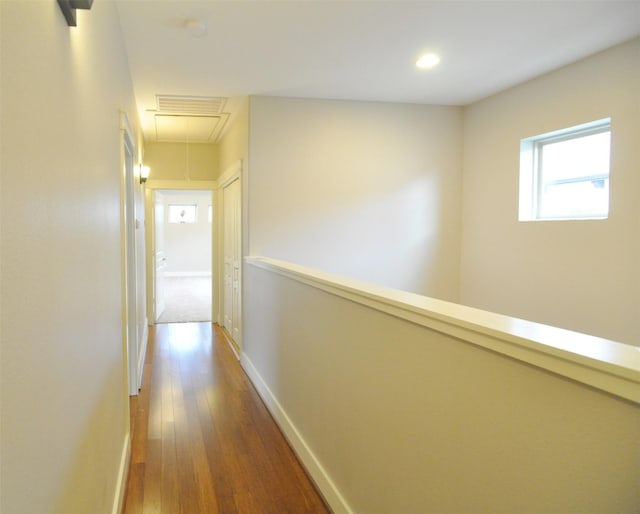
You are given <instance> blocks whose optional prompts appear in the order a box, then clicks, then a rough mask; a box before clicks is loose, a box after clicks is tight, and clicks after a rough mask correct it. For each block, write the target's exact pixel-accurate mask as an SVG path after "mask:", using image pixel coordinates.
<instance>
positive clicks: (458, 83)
mask: <svg viewBox="0 0 640 514" xmlns="http://www.w3.org/2000/svg"><path fill="white" fill-rule="evenodd" d="M118 9H119V12H120V18H121V23H122V30H123V35H124V40H125V45H126V48H127V52H128V56H129V65H130V68H131V76H132V79H133V85H134V90H135V95H136V101H137V104H138V111H139V114H140V118H141V122H142V125H143V130H144V133H145V139H146V140H147V141H154V140H156V123H155V116H154V113H153V112H149V111H150V110H153V109H156V108H157V102H156V95H178V96H180V95H184V96H212V97H223V98H228V100H227V101H226V103H225V104H224V109H223V111H224V112H225V113H230V114H231V116H232V117H233V115H234V114H235V111H236V110H237V108H238V104H239V99H240V98H241V97H243V96H246V95H277V96H292V97H313V98H334V99H351V100H369V101H388V102H405V103H429V104H447V105H466V104H469V103H471V102H474V101H476V100H478V99H480V98H483V97H486V96H488V95H491V94H493V93H496V92H498V91H501V90H503V89H506V88H508V87H510V86H512V85H514V84H517V83H520V82H523V81H525V80H528V79H530V78H532V77H535V76H538V75H541V74H543V73H546V72H548V71H551V70H553V69H555V68H558V67H560V66H563V65H565V64H568V63H570V62H573V61H576V60H578V59H580V58H582V57H585V56H587V55H590V54H593V53H595V52H598V51H600V50H603V49H605V48H608V47H610V46H613V45H615V44H617V43H620V42H623V41H626V40H628V39H631V38H633V37H636V36H638V35H640V0H635V1H623V2H620V1H611V0H607V1H580V0H572V1H553V0H551V1H549V0H547V1H541V0H537V1H524V0H510V1H484V0H474V1H456V0H449V1H438V2H435V1H416V2H405V1H400V0H391V1H363V0H359V1H348V0H335V1H329V0H319V1H312V0H298V1H269V0H262V1H243V0H235V1H219V0H200V1H188V0H137V1H133V0H118ZM189 20H198V21H202V22H203V23H204V24H205V25H206V34H205V35H204V36H203V37H194V36H192V35H191V33H190V32H189V31H188V30H187V27H186V25H187V23H188V21H189ZM425 51H433V52H436V53H438V54H439V55H440V57H441V59H442V61H441V63H440V64H439V65H438V66H437V67H436V68H434V69H432V70H422V71H420V70H417V69H416V68H415V66H414V63H415V60H416V58H417V57H418V56H419V55H420V54H421V53H423V52H425ZM183 125H184V126H187V125H188V124H183ZM194 125H198V124H197V123H195V124H194ZM185 134H186V133H185ZM172 137H174V139H175V140H179V139H180V136H179V133H178V135H177V136H176V135H174V136H172ZM185 138H186V136H185Z"/></svg>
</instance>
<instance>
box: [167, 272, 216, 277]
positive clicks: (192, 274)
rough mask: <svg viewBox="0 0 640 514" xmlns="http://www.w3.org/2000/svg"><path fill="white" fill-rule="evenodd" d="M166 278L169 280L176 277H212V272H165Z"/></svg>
mask: <svg viewBox="0 0 640 514" xmlns="http://www.w3.org/2000/svg"><path fill="white" fill-rule="evenodd" d="M164 276H165V277H167V278H176V277H194V278H197V277H202V278H204V277H207V278H208V277H211V272H210V271H165V273H164Z"/></svg>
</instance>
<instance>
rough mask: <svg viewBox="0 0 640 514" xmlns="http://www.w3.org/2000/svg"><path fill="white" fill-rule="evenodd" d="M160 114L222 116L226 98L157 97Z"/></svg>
mask: <svg viewBox="0 0 640 514" xmlns="http://www.w3.org/2000/svg"><path fill="white" fill-rule="evenodd" d="M156 99H157V101H158V112H166V113H173V114H196V115H198V114H200V115H211V114H221V113H222V110H223V109H224V104H225V103H226V101H227V99H226V98H221V97H210V96H174V95H156Z"/></svg>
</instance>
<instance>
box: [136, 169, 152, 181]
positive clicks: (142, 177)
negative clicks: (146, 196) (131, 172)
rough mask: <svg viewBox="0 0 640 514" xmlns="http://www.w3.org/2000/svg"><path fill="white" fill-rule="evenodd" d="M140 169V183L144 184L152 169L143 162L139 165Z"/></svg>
mask: <svg viewBox="0 0 640 514" xmlns="http://www.w3.org/2000/svg"><path fill="white" fill-rule="evenodd" d="M138 169H139V170H140V183H141V184H144V183H145V182H146V181H147V179H148V178H149V173H150V172H151V169H150V168H149V166H143V165H142V164H140V165H139V166H138Z"/></svg>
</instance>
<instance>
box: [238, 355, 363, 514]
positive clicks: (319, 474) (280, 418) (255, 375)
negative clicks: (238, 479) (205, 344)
mask: <svg viewBox="0 0 640 514" xmlns="http://www.w3.org/2000/svg"><path fill="white" fill-rule="evenodd" d="M240 363H241V364H242V367H243V368H244V370H245V371H246V372H247V375H248V376H249V379H250V380H251V382H252V383H253V385H254V386H255V388H256V390H257V391H258V394H259V395H260V397H261V398H262V401H264V403H265V405H266V406H267V408H268V409H269V411H270V412H271V415H272V416H273V418H274V419H275V420H276V423H277V424H278V426H279V427H280V430H281V431H282V433H283V434H284V436H285V438H286V439H287V441H289V444H290V445H291V447H292V448H293V451H294V452H295V453H296V455H297V456H298V458H299V459H300V461H301V462H302V465H303V466H304V467H305V469H306V470H307V473H309V476H310V477H311V479H312V480H313V482H314V483H315V484H316V487H317V488H318V490H319V491H320V493H321V494H322V496H323V498H324V499H325V501H326V502H327V503H328V504H329V507H331V510H332V511H333V512H334V514H353V511H352V510H351V508H350V507H349V505H348V504H347V502H346V500H345V499H344V498H343V496H342V495H341V494H340V491H339V490H338V488H337V487H336V485H335V484H334V483H333V481H332V480H331V477H329V475H328V473H327V472H326V470H325V469H324V468H323V467H322V464H320V462H319V461H318V459H317V458H316V456H315V455H314V454H313V452H312V451H311V449H310V448H309V446H308V445H307V443H306V442H305V440H304V438H303V437H302V434H300V432H299V431H298V429H297V428H296V427H295V425H294V424H293V422H292V421H291V419H290V418H289V416H288V415H287V413H286V412H285V411H284V409H283V408H282V406H281V405H280V402H278V399H277V398H276V397H275V396H274V394H273V393H272V392H271V389H269V386H268V385H267V384H266V383H265V381H264V380H263V379H262V376H260V373H259V372H258V370H257V369H256V367H255V366H254V365H253V363H252V362H251V359H249V357H247V354H246V353H244V352H243V353H242V355H241V357H240Z"/></svg>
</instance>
